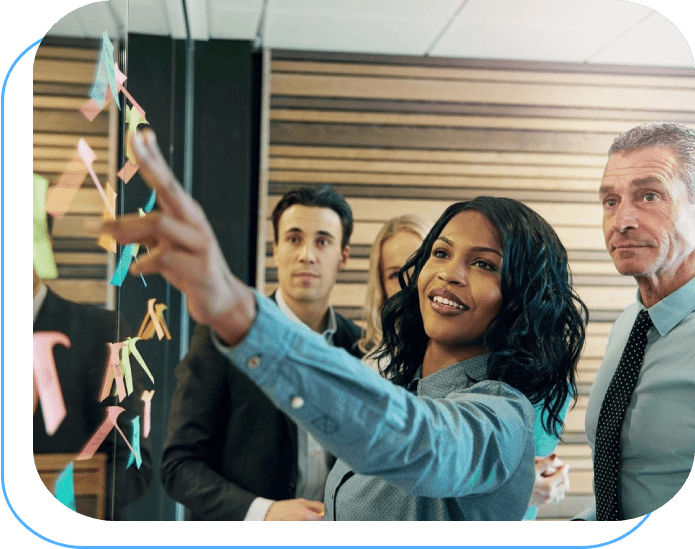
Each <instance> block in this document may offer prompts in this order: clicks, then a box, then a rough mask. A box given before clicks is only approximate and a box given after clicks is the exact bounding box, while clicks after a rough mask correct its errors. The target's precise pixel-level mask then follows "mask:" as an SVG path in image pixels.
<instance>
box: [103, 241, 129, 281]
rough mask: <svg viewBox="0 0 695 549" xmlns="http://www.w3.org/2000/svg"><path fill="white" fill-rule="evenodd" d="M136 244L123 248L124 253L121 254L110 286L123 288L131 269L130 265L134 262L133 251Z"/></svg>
mask: <svg viewBox="0 0 695 549" xmlns="http://www.w3.org/2000/svg"><path fill="white" fill-rule="evenodd" d="M134 247H135V244H126V245H125V246H124V247H123V252H122V253H121V259H120V260H119V261H118V265H117V266H116V270H115V271H114V273H113V276H112V277H111V282H109V284H111V285H113V286H119V287H120V286H122V285H123V281H124V280H125V277H126V276H127V274H128V269H129V268H130V263H131V262H132V261H133V251H134Z"/></svg>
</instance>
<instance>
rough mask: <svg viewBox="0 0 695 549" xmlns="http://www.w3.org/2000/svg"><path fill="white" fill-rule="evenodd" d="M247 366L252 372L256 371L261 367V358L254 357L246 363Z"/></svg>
mask: <svg viewBox="0 0 695 549" xmlns="http://www.w3.org/2000/svg"><path fill="white" fill-rule="evenodd" d="M246 365H247V366H248V367H249V368H251V369H252V370H255V369H256V368H258V367H259V366H260V365H261V357H258V356H252V357H251V358H249V359H248V360H247V361H246Z"/></svg>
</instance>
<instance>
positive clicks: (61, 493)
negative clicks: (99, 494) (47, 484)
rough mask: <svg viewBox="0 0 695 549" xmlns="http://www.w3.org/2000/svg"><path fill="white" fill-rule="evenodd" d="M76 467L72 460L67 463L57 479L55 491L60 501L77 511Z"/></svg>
mask: <svg viewBox="0 0 695 549" xmlns="http://www.w3.org/2000/svg"><path fill="white" fill-rule="evenodd" d="M74 469H75V465H74V463H73V462H72V461H71V462H70V463H68V464H67V466H66V467H65V469H63V470H62V471H61V473H60V475H58V478H57V479H56V482H55V486H54V489H53V493H54V494H55V496H56V499H57V500H58V501H59V502H60V503H62V504H63V505H65V506H66V507H68V508H69V509H72V510H73V511H77V507H76V505H75V483H74Z"/></svg>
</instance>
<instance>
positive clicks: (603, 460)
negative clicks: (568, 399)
mask: <svg viewBox="0 0 695 549" xmlns="http://www.w3.org/2000/svg"><path fill="white" fill-rule="evenodd" d="M608 155H609V156H608V163H607V164H606V168H605V170H604V172H603V180H602V182H601V187H600V190H599V197H600V200H601V204H602V206H603V232H604V236H605V242H606V247H607V249H608V253H609V254H610V255H611V258H612V259H613V262H614V263H615V266H616V269H617V270H618V272H619V273H620V274H622V275H625V276H633V277H635V280H636V282H637V286H638V291H637V299H636V301H635V302H634V303H632V304H631V305H629V306H628V307H627V308H626V309H625V310H624V311H623V312H622V314H621V315H620V317H619V318H618V319H617V320H616V322H615V324H614V325H613V328H612V330H611V334H610V337H609V339H608V345H607V347H606V352H605V355H604V359H603V363H602V365H601V368H600V369H599V372H598V374H597V375H596V380H595V382H594V384H593V386H592V388H591V394H590V397H589V404H588V408H587V412H586V433H587V437H588V439H589V444H590V446H591V449H592V454H593V459H594V493H595V496H596V505H595V507H592V508H591V509H587V510H586V511H585V512H583V513H582V514H581V515H579V516H578V517H577V518H578V519H584V520H624V519H631V518H635V517H639V516H642V515H645V514H647V513H650V512H652V511H654V510H655V509H657V508H659V507H660V506H662V505H663V504H665V503H666V502H667V501H669V500H670V499H671V498H672V497H673V496H674V495H675V494H676V493H677V492H678V490H679V489H680V488H681V486H683V483H684V482H685V481H686V479H687V478H688V475H689V473H690V471H691V469H692V466H693V456H694V455H695V343H694V342H695V131H694V130H692V129H690V128H688V127H686V126H683V125H680V124H674V123H667V122H653V123H648V124H643V125H641V126H638V127H636V128H633V129H631V130H629V131H627V132H625V133H624V134H622V135H621V136H620V137H618V138H617V139H615V141H614V142H613V145H612V146H611V148H610V150H609V152H608Z"/></svg>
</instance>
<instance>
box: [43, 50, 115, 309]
mask: <svg viewBox="0 0 695 549" xmlns="http://www.w3.org/2000/svg"><path fill="white" fill-rule="evenodd" d="M98 54H99V49H98V48H97V47H88V46H84V47H59V46H55V45H43V44H42V45H41V46H39V48H38V51H37V53H36V60H35V62H34V172H35V173H37V174H39V175H42V176H44V177H45V178H47V179H48V180H49V182H50V184H51V186H53V185H55V183H56V182H57V180H58V178H59V177H60V175H61V174H62V173H63V171H64V170H65V169H66V167H67V165H68V163H69V162H70V161H71V160H72V159H73V157H74V155H75V153H76V151H77V141H78V140H79V139H80V138H81V137H83V138H84V139H85V140H86V141H87V143H88V144H89V146H90V147H91V148H92V149H93V150H94V152H95V153H96V161H95V162H94V164H93V166H94V170H95V171H96V174H97V176H98V177H99V181H100V182H101V183H102V185H104V184H105V183H106V182H109V183H111V185H112V186H114V187H115V182H116V176H115V169H114V167H115V158H116V151H115V140H114V130H115V126H114V125H115V124H117V119H118V115H117V112H114V110H115V107H113V103H112V105H111V108H106V109H104V111H102V112H101V114H99V115H98V116H97V117H96V118H95V119H94V120H93V121H92V122H90V121H89V120H87V119H86V118H85V117H84V116H83V115H82V114H81V113H80V112H79V109H80V107H81V106H82V105H83V104H84V103H85V102H86V101H87V99H88V98H89V90H90V88H91V86H92V81H93V79H94V69H95V67H96V62H97V57H98ZM102 212H103V202H102V200H101V198H100V196H99V193H98V191H97V189H96V187H95V185H94V183H92V180H91V178H90V177H89V175H87V177H86V179H85V181H84V183H83V184H82V187H81V188H80V190H79V191H78V195H77V196H76V197H75V199H74V201H73V202H72V204H71V206H70V209H69V210H68V212H67V213H66V214H65V215H64V216H63V217H62V218H61V219H57V220H55V221H54V225H53V247H54V251H55V256H56V264H57V266H58V279H57V280H54V281H48V285H49V286H51V287H52V288H54V289H55V290H56V291H57V292H59V293H60V294H61V295H63V296H64V297H67V298H69V299H72V300H74V301H78V302H83V303H93V304H97V305H107V304H109V303H108V302H109V293H111V294H112V293H113V292H112V290H110V289H109V287H108V281H107V271H108V264H109V257H108V254H107V252H106V251H105V250H103V249H102V248H100V247H99V246H97V243H96V238H95V237H94V236H93V235H91V234H90V233H89V232H88V231H87V229H86V226H87V224H88V223H90V222H92V221H99V220H101V216H102ZM111 261H113V258H112V259H111Z"/></svg>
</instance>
